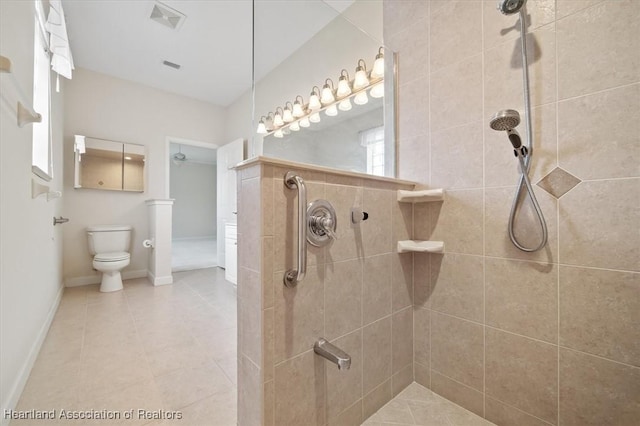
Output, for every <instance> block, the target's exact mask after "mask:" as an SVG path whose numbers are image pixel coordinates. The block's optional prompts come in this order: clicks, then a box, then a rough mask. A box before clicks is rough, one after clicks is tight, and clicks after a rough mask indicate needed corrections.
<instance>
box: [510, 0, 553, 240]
mask: <svg viewBox="0 0 640 426" xmlns="http://www.w3.org/2000/svg"><path fill="white" fill-rule="evenodd" d="M526 19H527V18H526V15H525V8H524V7H523V8H522V9H521V10H520V42H521V45H522V80H523V86H524V87H523V91H524V108H525V123H526V132H527V145H529V147H528V151H529V152H528V155H527V156H526V157H523V156H521V155H519V156H518V160H519V162H520V170H521V173H522V174H521V176H520V182H519V183H518V190H517V192H516V195H515V198H514V199H513V203H512V204H511V213H510V214H509V238H510V239H511V242H512V243H513V245H515V246H516V247H517V248H518V249H520V250H522V251H526V252H534V251H538V250H540V249H541V248H543V247H544V246H545V245H546V244H547V237H548V235H547V223H546V222H545V220H544V215H543V214H542V209H541V208H540V205H539V204H538V200H537V199H536V195H535V194H534V192H533V187H532V186H531V181H530V180H529V169H530V168H531V157H532V155H533V131H532V129H531V105H530V95H529V63H528V60H527V24H526ZM525 188H526V191H527V194H528V195H529V198H530V199H531V203H532V204H533V207H534V209H535V212H536V215H537V216H538V221H539V222H540V227H541V228H542V241H541V242H540V244H539V245H538V246H537V247H535V248H529V247H525V246H523V245H522V244H520V243H519V242H518V239H517V238H516V236H515V233H514V222H515V217H516V212H517V210H518V204H519V200H520V197H521V194H522V192H523V191H524V190H525ZM523 199H524V197H523Z"/></svg>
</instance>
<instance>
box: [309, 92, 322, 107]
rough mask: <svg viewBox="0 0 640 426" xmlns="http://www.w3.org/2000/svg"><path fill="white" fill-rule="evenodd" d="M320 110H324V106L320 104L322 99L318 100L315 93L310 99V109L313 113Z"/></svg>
mask: <svg viewBox="0 0 640 426" xmlns="http://www.w3.org/2000/svg"><path fill="white" fill-rule="evenodd" d="M320 108H322V105H321V104H320V98H318V95H317V94H315V93H313V94H312V95H311V97H310V98H309V109H310V110H312V111H313V110H316V109H320Z"/></svg>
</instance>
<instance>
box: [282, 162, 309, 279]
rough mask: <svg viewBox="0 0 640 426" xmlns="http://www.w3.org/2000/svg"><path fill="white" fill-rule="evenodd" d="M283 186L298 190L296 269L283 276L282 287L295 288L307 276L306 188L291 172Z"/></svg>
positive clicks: (288, 173) (285, 177) (302, 181)
mask: <svg viewBox="0 0 640 426" xmlns="http://www.w3.org/2000/svg"><path fill="white" fill-rule="evenodd" d="M284 184H285V185H286V187H287V188H289V189H295V188H298V267H297V268H295V269H289V270H288V271H287V272H285V274H284V285H286V286H287V287H295V286H296V285H297V284H298V283H299V282H300V281H302V280H303V279H304V277H305V275H306V274H307V188H306V187H305V186H304V180H303V179H302V178H301V177H300V176H298V175H296V174H295V173H293V172H287V174H286V175H284Z"/></svg>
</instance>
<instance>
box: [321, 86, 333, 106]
mask: <svg viewBox="0 0 640 426" xmlns="http://www.w3.org/2000/svg"><path fill="white" fill-rule="evenodd" d="M335 100H336V98H335V96H333V90H331V87H330V86H329V85H328V84H325V85H324V87H323V88H322V96H321V97H320V102H322V104H323V105H327V104H330V103H331V102H334V101H335Z"/></svg>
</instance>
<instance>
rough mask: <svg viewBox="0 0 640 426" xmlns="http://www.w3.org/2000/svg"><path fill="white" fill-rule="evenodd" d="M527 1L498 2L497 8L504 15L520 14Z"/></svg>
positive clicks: (506, 0) (507, 0) (499, 0)
mask: <svg viewBox="0 0 640 426" xmlns="http://www.w3.org/2000/svg"><path fill="white" fill-rule="evenodd" d="M526 2H527V0H498V5H497V8H498V10H499V11H500V13H502V14H503V15H513V14H514V13H518V12H520V9H522V6H524V4H525V3H526Z"/></svg>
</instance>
